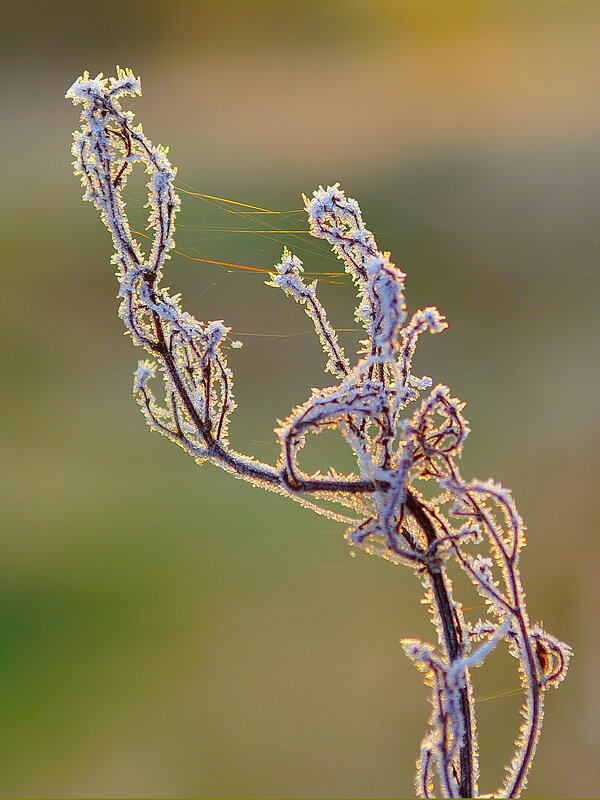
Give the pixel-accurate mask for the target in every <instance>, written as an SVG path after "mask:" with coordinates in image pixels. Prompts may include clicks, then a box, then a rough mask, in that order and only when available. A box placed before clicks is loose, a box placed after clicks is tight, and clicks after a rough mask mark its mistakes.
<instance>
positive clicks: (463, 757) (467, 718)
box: [406, 491, 474, 797]
mask: <svg viewBox="0 0 600 800" xmlns="http://www.w3.org/2000/svg"><path fill="white" fill-rule="evenodd" d="M406 507H407V509H408V510H409V511H410V513H411V514H412V515H413V517H414V518H415V519H416V520H417V522H418V523H419V525H420V526H421V528H422V530H423V532H424V534H425V536H426V537H427V543H428V545H429V546H430V547H431V546H432V545H434V544H435V542H436V540H437V534H436V531H435V528H434V526H433V524H432V523H431V521H430V519H429V518H428V516H427V513H426V511H425V509H424V508H423V506H422V505H421V503H419V501H418V500H417V498H416V497H415V496H414V495H413V494H412V493H411V492H410V491H407V493H406ZM427 572H428V576H429V579H430V580H431V585H432V587H433V591H434V594H435V599H436V603H437V607H438V610H439V614H440V618H441V620H442V626H443V633H444V642H445V645H446V651H447V653H448V661H449V662H450V664H454V663H455V662H456V660H457V659H458V658H459V657H460V651H461V647H460V642H462V641H463V639H464V638H465V636H464V631H463V630H462V629H461V627H460V622H459V620H458V619H457V617H456V615H455V614H454V613H453V611H452V601H451V599H450V591H449V589H448V586H447V577H445V576H444V574H443V572H442V569H441V566H440V567H439V568H438V569H434V568H431V567H429V568H427ZM469 681H470V678H469V672H468V670H465V671H464V686H462V687H461V688H460V690H459V691H460V712H461V715H462V718H463V725H464V743H463V745H462V747H461V749H460V797H473V759H474V754H473V735H472V727H471V715H472V708H471V702H470V699H471V698H470V694H469V691H468V688H467V686H468V682H469Z"/></svg>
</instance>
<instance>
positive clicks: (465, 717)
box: [67, 69, 571, 797]
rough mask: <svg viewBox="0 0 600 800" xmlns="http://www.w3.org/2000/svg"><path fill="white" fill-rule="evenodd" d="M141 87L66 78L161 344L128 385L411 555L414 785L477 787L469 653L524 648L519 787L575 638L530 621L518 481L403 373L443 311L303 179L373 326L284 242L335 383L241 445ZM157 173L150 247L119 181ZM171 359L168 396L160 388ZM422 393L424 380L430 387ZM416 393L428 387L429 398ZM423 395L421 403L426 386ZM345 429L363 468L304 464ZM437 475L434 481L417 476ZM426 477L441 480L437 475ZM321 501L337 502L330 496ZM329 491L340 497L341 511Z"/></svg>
mask: <svg viewBox="0 0 600 800" xmlns="http://www.w3.org/2000/svg"><path fill="white" fill-rule="evenodd" d="M140 93H141V87H140V80H139V78H136V77H135V76H134V75H133V73H132V72H131V71H130V70H121V69H117V76H116V78H110V79H105V78H103V77H102V75H99V76H98V77H96V78H95V79H90V77H89V75H88V74H87V73H85V74H84V75H83V76H82V77H80V78H78V79H77V80H76V81H75V83H74V84H73V85H72V86H71V88H70V89H69V90H68V92H67V97H68V98H70V99H71V100H72V101H73V103H75V104H81V105H82V106H83V110H82V114H81V128H80V129H79V130H78V131H77V132H76V133H75V134H74V140H75V141H74V144H73V155H74V157H75V161H74V166H75V172H76V173H77V174H79V175H80V176H81V181H82V183H83V186H84V189H85V194H84V199H85V200H89V201H91V202H93V203H94V205H95V206H96V208H97V209H98V210H99V211H100V215H101V218H102V221H103V223H104V224H105V225H106V227H107V228H108V230H109V231H110V234H111V236H112V240H113V245H114V250H115V252H114V256H113V262H114V264H115V266H116V267H117V277H118V280H119V296H120V298H121V306H120V310H119V315H120V317H121V319H122V320H123V323H124V324H125V326H126V328H127V331H128V332H129V333H130V334H131V338H132V340H133V342H134V344H136V345H138V346H140V347H142V348H143V349H144V350H146V352H147V353H148V354H149V355H150V356H151V359H152V360H149V361H141V362H140V363H139V366H138V369H137V372H136V375H135V382H134V392H135V395H136V397H137V400H138V402H139V403H140V406H141V408H142V412H143V414H144V416H145V417H146V420H147V422H148V424H149V425H150V427H151V428H153V429H155V430H157V431H158V432H159V433H162V434H164V435H165V436H167V437H168V438H169V439H171V440H172V441H174V442H176V443H177V444H178V445H179V446H180V447H182V448H183V449H184V450H186V451H187V452H188V453H189V454H190V455H191V456H193V457H194V458H195V459H196V461H197V462H198V463H200V462H202V461H205V460H208V461H211V462H212V463H213V464H215V465H217V466H219V467H221V468H223V469H225V470H227V471H228V472H230V473H232V474H234V475H236V476H237V477H239V478H243V479H244V480H247V481H249V482H250V483H253V484H255V485H257V486H261V487H263V488H265V489H269V490H271V491H274V492H278V493H279V494H283V495H286V496H287V497H289V498H291V499H293V500H296V501H298V502H300V503H302V504H304V505H306V506H309V507H310V508H312V509H314V510H316V511H317V512H319V513H322V514H326V515H328V516H330V517H332V518H334V519H335V520H337V521H339V522H341V523H343V524H345V526H346V532H345V537H346V539H347V540H348V542H349V543H350V545H351V546H352V547H355V548H359V549H361V550H363V551H365V552H366V553H369V554H375V555H379V556H381V557H382V558H385V559H386V560H388V561H392V562H395V563H397V564H405V565H407V566H408V567H410V569H412V570H413V571H414V572H415V573H416V575H417V577H418V578H419V580H420V581H421V583H422V584H423V587H424V590H425V601H426V603H427V604H428V605H429V608H430V612H431V619H432V622H433V625H434V627H435V630H436V634H437V640H438V642H437V645H433V644H428V643H425V642H421V641H419V640H416V639H406V640H404V641H403V646H404V650H405V651H406V653H407V655H408V657H409V658H410V659H411V660H412V661H413V662H414V664H415V665H416V666H417V667H418V669H420V670H421V671H422V672H423V675H424V680H425V683H426V684H427V685H428V686H429V687H430V688H431V716H430V719H429V730H428V732H427V733H426V735H425V738H424V739H423V742H422V745H421V753H420V756H419V759H418V763H417V776H416V789H417V792H418V793H419V795H420V796H422V797H431V796H433V795H434V794H438V795H440V794H441V795H443V796H445V797H474V796H476V795H477V793H478V777H479V770H478V750H477V727H476V720H475V714H474V698H473V691H472V687H471V680H470V670H471V669H473V668H475V667H479V666H481V665H482V664H483V663H484V661H485V659H486V657H487V656H488V654H489V653H490V652H491V651H492V650H494V649H495V648H496V647H497V646H498V645H499V644H500V643H501V642H504V643H505V644H506V645H507V646H508V649H509V652H510V654H511V655H512V656H513V657H514V658H515V659H516V660H517V663H518V667H519V674H520V678H521V685H522V688H523V692H524V696H525V699H524V703H523V707H522V714H523V718H524V720H523V723H522V725H521V728H520V732H519V736H518V738H517V741H516V743H515V751H514V755H513V758H512V760H511V762H510V764H509V765H508V766H507V768H506V772H507V774H506V779H505V781H504V783H503V784H502V786H501V787H500V788H499V789H498V791H497V792H496V794H495V795H493V796H496V797H517V796H519V795H520V793H521V792H522V790H523V788H524V786H525V783H526V780H527V775H528V772H529V769H530V767H531V763H532V759H533V756H534V753H535V749H536V745H537V741H538V738H539V734H540V729H541V724H542V718H543V700H544V694H545V691H546V689H547V688H548V687H549V686H556V685H557V684H558V683H559V682H560V681H562V680H563V678H564V677H565V675H566V671H567V666H568V662H569V658H570V656H571V650H570V648H569V647H568V646H567V645H566V644H564V643H563V642H560V641H559V640H558V639H556V638H554V637H553V636H551V635H550V634H548V633H546V632H545V631H544V630H543V629H542V628H541V627H540V626H539V625H532V624H531V623H530V621H529V617H528V614H527V609H526V605H525V593H524V591H523V588H522V584H521V576H520V572H519V557H520V553H521V550H522V548H523V546H524V544H525V529H524V525H523V521H522V519H521V517H520V516H519V513H518V511H517V508H516V506H515V503H514V500H513V498H512V495H511V493H510V492H509V491H508V490H507V489H505V488H504V487H502V486H501V485H500V484H498V483H495V482H493V481H492V480H488V481H478V480H471V481H467V480H465V479H464V478H463V477H462V475H461V473H460V470H459V466H458V461H459V458H460V454H461V450H462V447H463V445H464V442H465V440H466V438H467V435H468V433H469V428H468V424H467V421H466V419H465V418H464V416H463V408H464V403H462V402H461V401H460V400H458V399H457V398H455V397H452V395H451V393H450V390H449V389H448V388H447V387H446V386H443V385H441V384H439V385H437V386H435V387H434V388H433V389H431V383H432V382H431V379H430V378H426V377H425V378H418V377H415V376H414V375H413V374H412V372H411V367H412V359H413V356H414V352H415V348H416V345H417V342H418V339H419V336H420V335H421V334H423V333H424V332H426V331H429V332H430V333H438V332H440V331H442V330H444V328H445V327H446V321H445V319H444V317H443V316H442V315H441V314H440V313H439V311H438V310H437V309H436V308H434V307H429V308H425V309H424V310H419V311H417V312H415V313H414V314H413V315H412V317H411V318H410V319H408V320H407V317H406V306H405V301H404V277H405V276H404V273H403V272H401V270H400V269H398V267H397V266H395V265H394V264H393V263H392V262H391V260H390V254H389V253H387V252H381V251H380V250H379V248H378V247H377V243H376V242H375V239H374V237H373V234H372V233H371V232H370V231H369V230H368V229H367V228H366V226H365V224H364V222H363V219H362V216H361V211H360V208H359V206H358V204H357V203H356V201H355V200H352V199H350V198H348V197H346V195H345V194H344V192H343V191H342V190H341V189H340V188H339V186H338V185H337V184H336V185H335V186H329V187H327V189H324V188H323V187H319V189H317V191H315V192H314V193H313V196H312V197H310V198H309V197H306V196H304V205H305V208H306V213H307V215H308V222H309V227H310V233H311V234H312V235H313V236H315V237H316V238H318V239H324V240H326V241H327V242H329V244H330V245H331V248H332V250H333V252H334V253H335V254H336V255H337V256H338V258H339V259H340V260H341V261H342V263H343V265H344V268H345V270H346V271H347V272H348V273H349V275H350V276H351V278H352V280H353V282H354V284H355V286H356V290H357V293H358V298H359V303H358V306H357V308H356V320H357V322H358V323H359V324H360V325H362V326H363V327H364V330H365V337H364V339H363V340H362V341H361V343H360V349H359V351H358V353H357V357H356V359H352V360H351V359H349V358H348V357H347V356H346V354H345V353H344V350H343V349H342V347H341V345H340V343H339V341H338V337H337V335H336V332H335V330H334V329H333V327H332V326H331V325H330V323H329V321H328V319H327V314H326V311H325V309H324V308H323V306H322V305H321V303H320V301H319V299H318V297H317V291H316V290H317V282H316V281H314V282H313V283H311V284H307V283H306V282H305V281H304V279H303V276H302V271H303V270H302V263H301V262H300V260H299V259H298V258H296V257H295V256H294V255H292V253H290V252H289V251H288V250H287V249H286V250H284V253H283V257H282V259H281V262H280V263H279V264H277V265H276V266H275V267H274V271H273V273H272V275H271V280H270V281H269V282H268V285H270V286H274V287H278V288H280V289H282V290H283V291H284V292H285V293H286V294H287V295H290V296H291V297H292V298H293V299H294V300H295V301H296V302H298V303H300V304H301V305H303V306H304V310H305V312H306V314H307V315H308V317H309V318H310V320H311V321H312V323H313V325H314V328H315V332H316V334H317V336H318V337H319V340H320V342H321V346H322V348H323V352H324V354H325V357H326V371H328V372H330V373H331V374H332V376H333V378H334V383H333V384H332V385H331V386H330V387H328V388H326V389H313V391H312V394H311V396H310V397H309V398H308V400H306V402H304V403H303V404H302V405H299V406H297V407H296V408H295V409H293V411H292V413H291V414H290V416H289V417H288V418H287V419H286V420H285V421H284V422H283V423H281V424H280V425H279V427H278V428H277V429H276V431H275V433H276V435H277V437H278V440H279V445H280V448H281V455H280V458H279V461H278V462H277V464H275V465H271V464H267V463H263V462H261V461H259V460H257V459H255V458H254V457H253V456H250V455H244V454H242V453H239V452H237V451H236V450H235V449H234V448H232V447H231V446H230V444H229V442H228V438H227V428H228V421H229V417H230V415H231V413H232V412H233V411H234V409H235V407H236V404H235V400H234V395H233V376H232V373H231V371H230V369H229V367H228V365H227V359H226V356H225V353H224V349H223V347H224V343H225V342H226V339H227V336H228V333H229V331H230V329H229V328H228V327H227V326H226V325H225V324H224V323H223V321H222V320H216V321H212V322H207V323H204V322H199V321H198V320H196V319H195V318H194V317H193V316H191V315H190V314H189V313H187V312H185V311H183V310H182V308H181V305H180V298H179V296H173V295H170V294H169V293H168V291H167V289H165V288H162V287H161V278H162V270H163V267H164V263H165V261H166V259H168V258H169V257H170V251H171V250H172V249H173V246H174V243H173V233H174V229H175V215H176V213H177V211H178V209H179V206H180V200H179V197H178V196H177V194H176V192H175V189H174V181H175V169H174V168H173V167H172V166H171V164H170V163H169V160H168V158H167V151H166V149H165V148H162V147H160V146H154V145H153V144H152V143H151V142H150V141H149V140H148V139H147V138H146V137H145V135H144V133H143V132H142V127H141V125H137V126H134V124H133V114H132V113H131V112H129V111H123V110H122V109H121V106H120V103H119V100H120V98H121V97H123V96H125V95H133V96H135V95H138V94H140ZM137 162H141V164H142V165H143V166H144V167H145V169H146V172H147V173H148V174H149V176H150V177H149V181H148V184H147V185H148V207H149V209H150V215H149V220H148V221H149V228H150V229H151V230H152V233H153V235H152V248H151V251H150V254H149V255H148V257H145V256H144V255H143V253H142V249H141V247H140V245H139V243H138V242H137V241H136V239H135V238H134V236H133V234H132V232H131V229H130V226H129V223H128V219H127V214H126V212H125V204H124V201H123V192H124V189H125V186H126V183H127V178H128V176H129V174H130V172H131V170H132V168H133V166H134V165H135V164H136V163H137ZM157 371H158V372H159V373H160V375H162V378H163V384H164V386H163V388H164V400H163V402H162V403H161V402H159V401H158V400H157V399H156V397H155V395H154V394H153V392H152V389H151V388H150V384H151V381H152V379H153V378H154V377H155V376H156V373H157ZM424 393H426V394H425V396H424V397H423V394H424ZM420 398H422V399H420ZM419 400H420V402H417V401H419ZM326 428H331V429H334V430H336V431H338V432H339V433H340V434H341V436H343V437H344V439H345V440H346V442H347V443H348V444H349V446H350V447H351V448H352V451H353V453H354V455H355V457H356V464H357V472H356V474H350V475H343V474H338V473H336V472H334V471H333V470H330V471H329V472H328V473H327V474H325V475H322V474H321V473H316V474H312V475H310V474H307V473H306V472H305V471H304V470H303V469H302V467H301V465H300V463H299V459H298V454H299V452H300V450H301V449H302V447H303V446H304V444H305V441H306V438H307V436H308V435H309V434H317V433H319V432H320V431H322V430H324V429H326ZM424 481H433V482H434V483H435V484H436V486H437V490H436V491H437V495H436V496H435V497H434V498H433V499H427V498H426V497H425V495H424V494H423V492H422V491H420V489H419V487H420V486H421V488H423V487H422V483H423V482H424ZM428 494H431V492H429V493H428ZM323 501H327V507H324V506H323V504H322V503H323ZM331 502H333V503H335V504H337V506H338V507H339V511H332V510H331V508H330V504H331ZM452 560H454V561H455V562H456V563H457V564H458V565H459V566H460V568H461V569H462V570H463V571H464V572H465V573H466V575H467V576H468V577H469V579H470V580H471V582H472V584H473V586H474V588H475V590H476V591H477V593H478V594H479V595H480V596H481V597H482V598H483V601H484V603H485V606H486V616H485V619H482V620H479V621H478V622H477V623H476V624H470V623H469V622H467V620H466V619H465V617H464V615H463V607H462V605H461V603H460V602H459V601H458V600H456V599H455V598H454V594H453V587H452V582H451V580H450V578H449V576H448V572H447V564H448V563H449V562H450V561H452Z"/></svg>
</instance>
